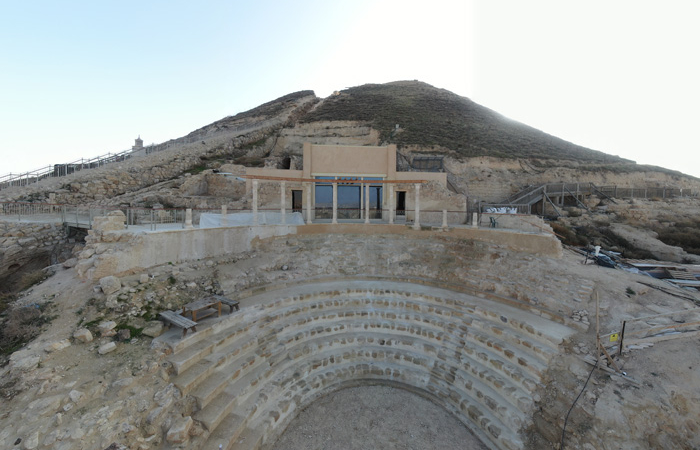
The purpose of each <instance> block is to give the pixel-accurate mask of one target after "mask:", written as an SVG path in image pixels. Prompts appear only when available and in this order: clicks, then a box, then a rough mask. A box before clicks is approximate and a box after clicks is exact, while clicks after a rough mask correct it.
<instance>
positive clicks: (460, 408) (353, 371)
mask: <svg viewBox="0 0 700 450" xmlns="http://www.w3.org/2000/svg"><path fill="white" fill-rule="evenodd" d="M243 303H245V305H243V306H244V307H243V308H242V309H241V311H240V312H239V313H238V314H236V315H232V316H227V317H225V318H224V319H222V320H221V321H219V322H217V323H216V324H214V325H213V326H212V327H210V328H209V329H206V330H202V331H200V332H198V333H195V334H193V335H191V336H189V337H187V338H185V339H183V340H182V341H179V342H177V343H176V344H175V345H174V346H173V347H174V353H173V354H172V355H171V356H170V357H169V360H170V362H171V363H172V365H173V367H174V370H175V372H176V376H175V378H174V383H175V385H176V386H177V387H178V388H179V389H180V390H181V391H182V393H183V395H187V396H191V397H192V398H193V399H194V400H195V402H196V408H198V410H197V412H196V413H195V414H194V416H193V419H194V420H195V421H199V422H200V423H201V425H202V427H203V429H204V430H205V431H204V433H203V434H201V435H200V436H197V437H195V438H193V439H192V440H191V441H190V442H188V443H187V445H188V448H217V447H218V445H219V444H221V445H222V446H223V448H227V449H228V448H234V447H235V448H237V449H238V448H241V449H256V448H267V447H269V446H270V445H272V443H274V441H275V439H276V438H277V437H278V436H279V435H280V434H281V433H282V432H283V431H284V429H285V428H286V426H287V424H288V423H289V421H290V420H291V419H292V418H294V416H295V415H296V413H297V412H298V411H299V410H301V409H302V408H304V407H305V406H306V405H308V404H310V403H311V402H313V401H314V400H315V399H316V398H318V397H319V396H320V395H324V394H326V393H328V392H331V391H334V390H337V389H341V388H343V387H346V386H349V385H358V384H365V383H370V384H376V383H390V384H393V385H396V386H400V387H404V388H406V389H409V390H412V391H414V392H419V393H420V394H422V395H425V396H427V397H428V398H430V399H432V400H433V401H434V402H436V403H438V404H439V405H441V406H442V407H444V408H445V409H447V410H448V411H450V412H452V413H453V414H455V415H456V416H457V417H458V418H459V419H460V420H461V421H462V422H463V423H464V424H465V425H466V426H467V427H468V428H469V429H470V430H472V432H474V433H475V435H476V436H477V437H479V438H480V439H481V440H482V441H483V442H484V443H485V444H486V445H487V446H489V447H491V448H494V449H517V448H521V447H522V441H521V437H520V434H519V432H520V430H521V429H522V427H524V426H527V425H528V424H529V423H530V416H531V409H532V407H533V400H532V393H533V391H534V390H535V389H536V388H537V386H538V385H539V383H540V382H541V377H542V375H543V373H544V372H545V370H546V368H547V365H548V362H549V360H550V359H551V358H552V357H554V356H556V355H557V354H558V346H559V344H561V343H562V341H563V339H565V338H566V337H567V336H568V335H569V334H570V333H571V330H570V329H569V328H567V327H565V326H564V325H561V324H559V323H555V322H553V321H549V320H547V319H545V318H543V317H540V316H537V315H535V314H532V313H530V312H527V311H523V310H521V309H518V308H514V307H512V306H509V305H504V304H501V303H498V302H495V301H492V300H486V299H483V298H477V297H474V296H470V295H467V294H464V293H457V292H454V291H449V290H445V289H440V288H435V287H428V286H423V285H415V284H411V283H399V282H382V281H362V280H354V281H346V282H332V283H315V284H307V285H299V286H295V287H292V288H288V289H284V290H280V291H271V292H265V293H263V294H260V295H258V296H252V297H249V298H247V299H246V300H245V302H242V304H243ZM246 305H248V306H246Z"/></svg>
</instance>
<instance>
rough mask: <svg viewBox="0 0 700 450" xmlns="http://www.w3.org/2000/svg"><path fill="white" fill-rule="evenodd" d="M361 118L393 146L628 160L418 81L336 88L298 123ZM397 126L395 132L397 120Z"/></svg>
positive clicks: (503, 155) (475, 153) (505, 155)
mask: <svg viewBox="0 0 700 450" xmlns="http://www.w3.org/2000/svg"><path fill="white" fill-rule="evenodd" d="M338 120H352V121H362V122H367V123H369V124H371V126H372V127H373V128H374V129H376V130H378V131H379V132H380V137H381V140H382V141H383V142H388V143H395V144H397V145H398V146H400V147H401V146H408V145H417V146H423V147H429V148H432V147H436V146H439V147H444V148H447V149H450V150H453V151H455V152H456V153H457V154H458V155H460V156H462V157H474V156H492V157H497V158H536V159H571V160H577V161H586V162H594V163H606V164H619V163H631V162H632V161H629V160H626V159H623V158H620V157H618V156H613V155H608V154H606V153H603V152H600V151H596V150H591V149H588V148H585V147H581V146H580V145H576V144H572V143H571V142H567V141H565V140H563V139H560V138H557V137H555V136H551V135H549V134H547V133H544V132H542V131H540V130H537V129H535V128H532V127H530V126H527V125H524V124H522V123H519V122H516V121H513V120H511V119H508V118H506V117H504V116H502V115H501V114H498V113H497V112H495V111H493V110H491V109H488V108H486V107H484V106H481V105H479V104H477V103H475V102H473V101H471V100H469V99H468V98H465V97H460V96H458V95H456V94H453V93H452V92H449V91H446V90H444V89H437V88H435V87H433V86H430V85H429V84H426V83H422V82H418V81H400V82H394V83H387V84H366V85H363V86H358V87H353V88H349V89H346V90H344V91H341V92H340V93H339V95H335V96H331V97H329V98H328V99H326V100H325V101H324V102H323V103H322V104H321V105H320V106H319V107H318V108H317V109H315V110H314V111H313V112H311V113H309V114H307V115H305V116H304V117H303V118H302V119H301V121H302V122H318V121H338ZM397 124H398V125H399V129H398V132H397V130H396V125H397Z"/></svg>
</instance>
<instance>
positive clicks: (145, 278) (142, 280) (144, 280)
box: [139, 273, 149, 284]
mask: <svg viewBox="0 0 700 450" xmlns="http://www.w3.org/2000/svg"><path fill="white" fill-rule="evenodd" d="M148 280H149V277H148V274H147V273H142V274H141V276H140V277H139V283H141V284H144V283H148Z"/></svg>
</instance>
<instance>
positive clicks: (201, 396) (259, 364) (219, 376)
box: [190, 353, 269, 409]
mask: <svg viewBox="0 0 700 450" xmlns="http://www.w3.org/2000/svg"><path fill="white" fill-rule="evenodd" d="M267 369H269V364H268V363H267V362H266V361H264V360H263V359H261V358H258V357H257V356H256V355H255V354H250V353H246V354H245V355H243V356H242V357H240V358H237V359H235V360H233V361H232V362H231V364H227V365H225V366H222V367H219V368H218V369H217V370H216V371H214V372H213V373H212V374H211V375H209V377H208V378H206V379H205V380H204V381H202V382H201V383H200V384H198V385H197V386H196V387H195V388H194V389H192V391H191V392H190V395H192V397H194V398H195V399H196V400H197V406H198V407H199V408H200V409H204V408H205V407H206V406H207V405H208V404H209V403H210V402H211V401H212V400H214V399H215V398H216V397H217V396H218V395H219V393H221V391H223V390H224V389H225V388H226V386H227V385H229V384H231V383H233V382H234V381H235V380H236V379H238V378H242V377H244V376H246V375H247V374H250V373H258V371H264V370H267Z"/></svg>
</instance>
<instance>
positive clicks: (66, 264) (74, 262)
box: [63, 258, 78, 269]
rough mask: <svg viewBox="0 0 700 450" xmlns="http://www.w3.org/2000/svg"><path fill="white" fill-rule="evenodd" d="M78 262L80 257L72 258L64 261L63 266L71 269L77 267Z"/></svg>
mask: <svg viewBox="0 0 700 450" xmlns="http://www.w3.org/2000/svg"><path fill="white" fill-rule="evenodd" d="M77 264H78V258H70V259H67V260H65V261H63V267H65V268H66V269H70V268H72V267H75V266H76V265H77Z"/></svg>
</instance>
